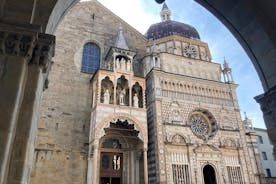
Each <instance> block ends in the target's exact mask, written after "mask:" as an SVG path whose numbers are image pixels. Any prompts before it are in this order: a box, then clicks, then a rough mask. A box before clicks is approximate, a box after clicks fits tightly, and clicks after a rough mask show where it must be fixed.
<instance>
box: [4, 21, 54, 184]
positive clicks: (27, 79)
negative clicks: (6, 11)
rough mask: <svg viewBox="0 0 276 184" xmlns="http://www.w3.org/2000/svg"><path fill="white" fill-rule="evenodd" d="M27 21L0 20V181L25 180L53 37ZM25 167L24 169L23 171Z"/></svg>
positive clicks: (27, 173)
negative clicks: (14, 22)
mask: <svg viewBox="0 0 276 184" xmlns="http://www.w3.org/2000/svg"><path fill="white" fill-rule="evenodd" d="M39 31H40V27H39V26H36V25H30V24H24V25H23V24H8V23H0V88H1V90H0V108H1V109H5V110H3V111H1V112H0V117H1V121H0V126H1V128H0V129H1V139H0V145H1V147H2V148H3V149H1V150H0V163H1V167H0V178H1V179H0V183H1V184H5V183H22V182H25V183H27V181H28V177H29V173H30V172H29V170H30V167H31V164H30V163H31V161H30V160H31V159H32V158H31V157H32V155H33V154H32V153H33V152H34V148H33V147H32V146H33V145H34V139H35V132H36V123H37V118H38V109H39V106H40V98H41V95H42V91H43V88H44V84H45V81H46V78H47V75H48V71H49V69H50V65H51V57H52V56H53V54H54V53H53V50H54V42H55V37H54V36H52V35H46V34H40V33H39ZM26 169H27V170H26Z"/></svg>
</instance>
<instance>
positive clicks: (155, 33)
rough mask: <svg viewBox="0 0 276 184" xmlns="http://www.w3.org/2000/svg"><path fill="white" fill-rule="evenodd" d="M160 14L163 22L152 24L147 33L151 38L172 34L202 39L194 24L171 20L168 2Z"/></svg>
mask: <svg viewBox="0 0 276 184" xmlns="http://www.w3.org/2000/svg"><path fill="white" fill-rule="evenodd" d="M160 16H161V19H162V22H160V23H157V24H153V25H151V26H150V28H149V29H148V31H147V33H146V35H145V36H146V37H147V38H148V39H149V40H156V39H159V38H163V37H166V36H170V35H179V36H183V37H186V38H192V39H200V37H199V34H198V32H197V30H196V29H195V28H194V27H193V26H190V25H188V24H184V23H181V22H177V21H173V20H170V16H171V11H170V9H169V8H168V6H167V4H166V3H164V4H163V8H162V10H161V12H160Z"/></svg>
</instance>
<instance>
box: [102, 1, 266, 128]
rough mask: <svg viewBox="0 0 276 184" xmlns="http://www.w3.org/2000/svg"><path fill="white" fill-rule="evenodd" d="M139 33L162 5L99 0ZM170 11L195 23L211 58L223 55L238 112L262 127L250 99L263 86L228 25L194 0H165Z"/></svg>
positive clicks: (220, 60) (153, 20)
mask: <svg viewBox="0 0 276 184" xmlns="http://www.w3.org/2000/svg"><path fill="white" fill-rule="evenodd" d="M98 1H99V2H101V3H102V4H103V5H105V6H106V7H107V8H108V9H110V10H111V11H112V12H114V13H115V14H117V15H118V16H119V17H121V18H122V19H123V20H125V21H126V22H127V23H129V24H130V25H131V26H133V27H134V28H136V29H137V30H138V31H140V32H141V33H143V34H144V33H145V32H146V31H147V29H148V28H149V26H150V25H151V24H153V23H156V22H160V17H159V13H160V10H161V8H162V5H159V4H157V3H155V1H154V0H98ZM166 3H167V5H168V7H169V8H170V9H171V11H172V19H173V20H176V21H179V22H184V23H187V24H190V25H192V26H194V27H195V28H196V29H197V30H198V32H199V34H200V37H201V40H202V41H204V42H206V43H208V45H209V48H210V50H211V54H212V57H213V62H216V63H223V58H224V57H225V58H226V60H227V61H228V63H229V65H230V67H232V71H233V77H234V80H235V82H236V83H237V84H239V87H238V89H237V95H238V99H239V104H240V109H241V115H242V117H244V114H243V112H244V111H246V112H247V116H248V117H249V118H250V119H252V120H253V125H254V126H255V127H259V128H265V125H264V121H263V117H262V113H261V111H260V108H259V105H258V104H257V103H256V102H255V100H254V99H253V98H254V97H255V96H257V95H259V94H261V93H263V89H262V86H261V83H260V80H259V78H258V76H257V73H256V71H255V69H254V66H253V64H252V63H251V61H250V59H249V58H248V56H247V55H246V53H245V51H244V50H243V48H242V47H241V46H240V44H239V43H238V41H237V40H236V39H235V38H234V37H233V36H232V34H231V33H230V32H229V31H228V30H227V28H226V27H225V26H224V25H223V24H222V23H221V22H220V21H219V20H218V19H217V18H216V17H214V16H213V15H212V14H211V13H210V12H208V11H207V10H206V9H205V8H203V7H202V6H200V5H199V4H197V3H196V2H194V0H185V1H183V0H166Z"/></svg>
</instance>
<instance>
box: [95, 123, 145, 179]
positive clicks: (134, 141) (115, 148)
mask: <svg viewBox="0 0 276 184" xmlns="http://www.w3.org/2000/svg"><path fill="white" fill-rule="evenodd" d="M104 131H105V135H104V136H103V137H102V138H101V140H100V149H99V153H100V155H99V158H98V160H99V176H95V177H98V178H99V180H98V181H99V184H122V183H144V164H146V163H145V162H146V161H145V160H144V155H143V154H144V153H143V145H144V144H143V141H142V140H141V139H140V138H139V137H138V134H139V131H137V130H135V128H134V125H133V124H130V123H129V122H128V120H121V119H117V120H115V121H113V122H110V125H109V127H108V128H104Z"/></svg>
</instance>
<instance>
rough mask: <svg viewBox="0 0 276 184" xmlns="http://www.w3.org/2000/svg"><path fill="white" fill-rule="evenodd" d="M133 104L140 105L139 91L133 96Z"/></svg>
mask: <svg viewBox="0 0 276 184" xmlns="http://www.w3.org/2000/svg"><path fill="white" fill-rule="evenodd" d="M133 106H134V107H138V96H137V93H135V94H134V96H133Z"/></svg>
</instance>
